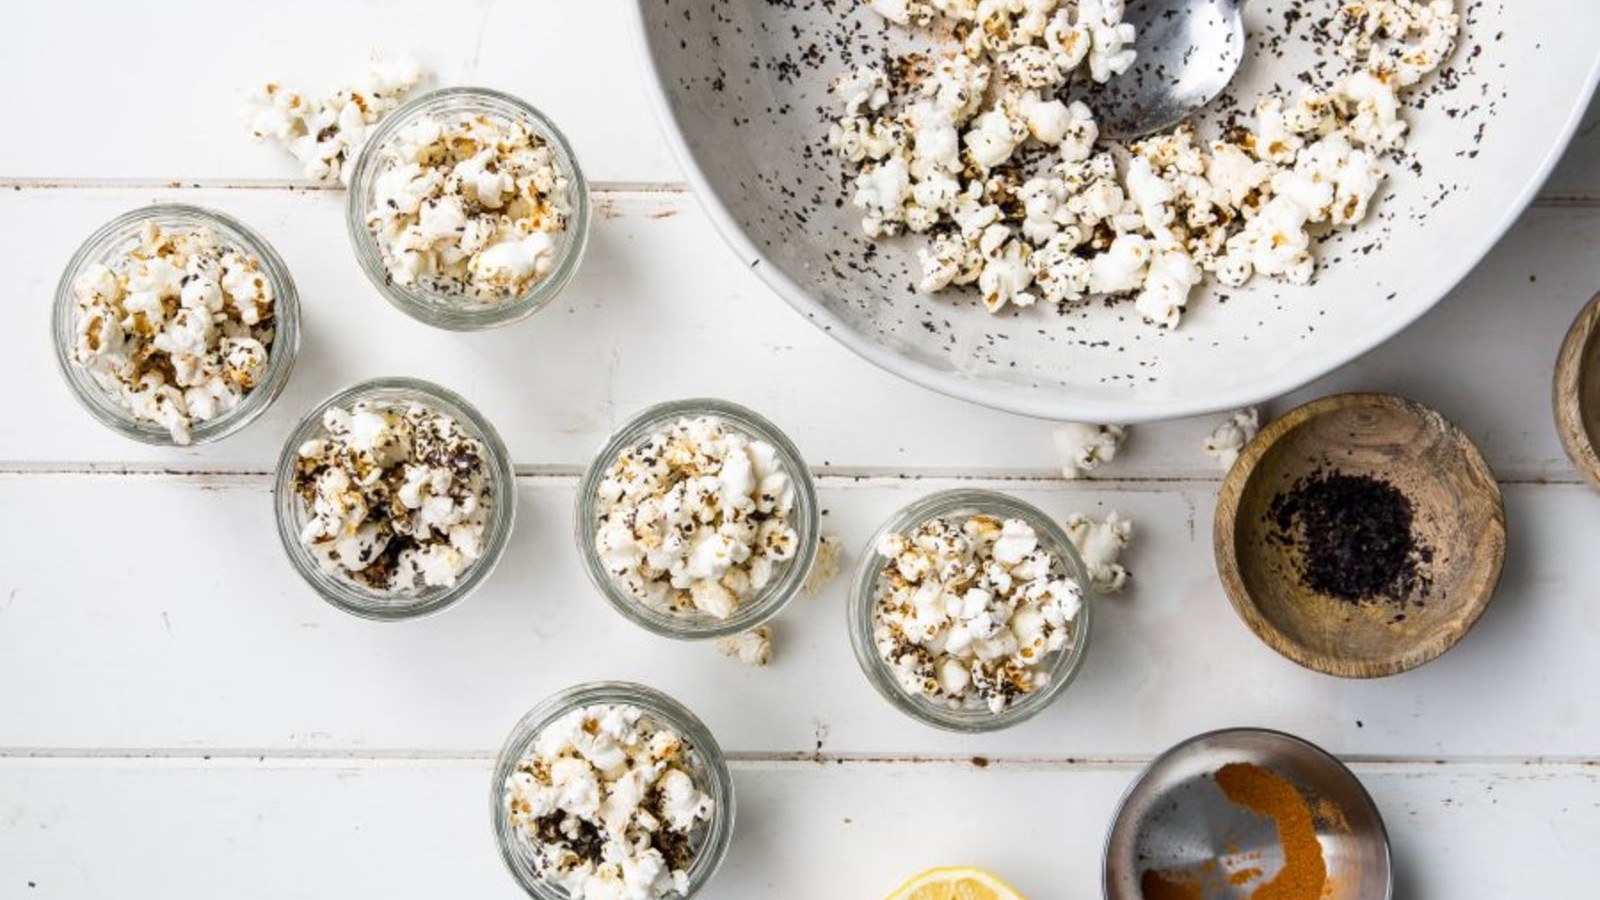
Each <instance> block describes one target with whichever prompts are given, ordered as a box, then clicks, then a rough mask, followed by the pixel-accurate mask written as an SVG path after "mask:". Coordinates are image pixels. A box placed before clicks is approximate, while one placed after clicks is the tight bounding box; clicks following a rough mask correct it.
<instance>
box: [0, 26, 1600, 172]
mask: <svg viewBox="0 0 1600 900" xmlns="http://www.w3.org/2000/svg"><path fill="white" fill-rule="evenodd" d="M632 2H633V0H587V2H582V3H573V2H563V0H524V2H520V3H505V2H500V3H497V2H495V0H471V2H462V3H456V4H451V5H450V6H448V7H441V6H439V5H438V4H433V3H428V2H425V0H400V2H378V0H347V2H338V3H320V2H316V0H287V2H279V3H274V4H272V5H271V6H270V8H268V7H257V8H252V9H250V10H249V11H243V10H229V11H226V12H219V11H218V10H216V9H215V8H214V6H213V5H211V4H207V3H205V2H203V0H180V2H174V3H167V4H165V5H164V6H163V7H162V12H161V14H159V15H153V14H151V13H150V11H149V10H148V9H146V8H143V7H139V6H136V5H129V4H103V3H95V2H93V0H65V2H59V3H47V4H28V5H26V6H21V7H18V8H17V9H16V10H13V11H11V13H10V17H9V18H8V20H7V28H6V32H5V35H4V37H3V38H0V41H4V46H5V49H6V52H5V53H0V79H3V80H4V82H5V83H7V84H15V85H31V84H36V83H38V80H39V77H40V74H41V73H48V74H49V78H50V89H49V90H15V91H9V92H7V94H6V95H5V96H3V97H0V121H6V122H14V123H47V124H46V126H45V129H44V130H45V132H46V133H47V134H56V133H61V125H62V123H63V121H64V120H63V116H65V115H68V114H72V115H77V114H79V112H80V111H82V110H93V113H92V116H93V122H94V128H93V130H92V132H93V133H94V134H98V135H104V136H107V138H106V139H104V140H53V139H45V140H37V141H33V140H29V141H8V142H6V143H5V145H4V146H0V178H34V179H47V180H62V179H79V180H85V179H87V180H103V179H117V178H120V179H143V180H151V179H154V180H156V181H161V182H164V181H168V180H181V181H185V182H187V181H193V180H207V181H226V182H230V183H237V182H248V181H261V180H271V181H282V180H294V179H298V178H300V175H299V173H298V172H297V171H296V169H295V168H294V166H293V165H292V164H291V163H290V162H289V161H288V160H287V159H286V158H283V157H281V156H280V155H279V154H278V153H277V152H276V151H275V150H273V149H272V148H269V147H260V146H254V145H252V143H251V142H250V141H249V140H248V139H247V138H246V137H245V136H244V127H243V125H242V123H241V113H240V109H241V107H242V101H243V98H244V96H246V95H247V94H248V92H249V91H250V90H251V89H253V88H254V87H255V86H256V85H257V84H258V83H260V82H262V81H264V80H267V79H269V78H276V79H279V80H282V81H284V82H285V83H287V84H290V85H293V86H296V87H298V88H301V89H303V90H304V91H306V92H322V91H325V90H327V89H331V88H332V87H335V86H337V85H340V84H343V83H345V81H346V80H347V79H349V78H350V77H351V75H352V74H353V73H355V72H358V71H359V70H360V68H361V66H362V65H363V64H364V62H365V60H366V57H367V54H368V53H369V52H370V51H371V50H382V51H388V52H396V51H403V50H412V51H415V52H416V53H417V54H418V55H419V56H421V57H422V58H423V59H424V61H425V62H427V63H428V65H429V66H430V68H432V69H433V71H434V72H435V74H436V83H438V84H481V85H485V86H488V87H495V88H499V89H502V90H507V91H510V92H512V93H515V94H519V95H521V96H523V97H525V98H526V99H528V100H529V101H530V102H532V103H533V104H534V105H535V106H539V107H541V108H543V109H545V110H546V111H548V112H549V113H550V114H551V115H552V116H553V117H554V118H555V120H556V122H557V123H559V124H561V125H562V127H563V128H564V129H565V130H567V131H568V133H569V135H570V136H571V137H572V139H573V141H574V142H575V143H576V145H577V149H578V153H579V156H580V158H581V159H582V161H583V162H584V164H585V165H586V166H587V167H588V168H589V170H590V174H591V177H593V178H596V179H600V180H606V181H651V182H662V181H671V180H676V179H678V178H679V177H680V174H679V168H678V166H677V164H676V162H675V161H674V160H673V159H672V158H671V154H670V152H669V151H668V149H667V147H666V143H665V142H664V141H663V140H662V138H661V135H660V132H659V130H658V128H657V122H656V119H655V115H654V112H653V110H652V109H651V108H650V106H649V103H648V101H647V99H646V94H645V92H644V90H643V87H642V85H643V79H644V78H646V77H648V76H647V75H646V71H645V66H644V63H643V62H642V61H641V60H640V59H639V56H638V54H637V53H636V52H635V48H634V46H633V40H632V36H631V33H630V32H629V27H630V26H629V23H628V22H627V20H626V18H625V17H626V16H627V15H629V14H630V13H631V10H630V7H631V5H632ZM446 10H448V12H447V11H446ZM86 20H92V21H94V22H95V27H94V28H89V29H86V28H83V27H81V24H82V23H83V22H84V21H86ZM65 35H70V36H71V42H72V47H73V52H72V54H71V62H70V64H63V60H64V59H65V57H63V56H62V54H61V53H60V52H59V51H60V48H61V46H62V44H61V41H62V39H63V36H65ZM246 35H247V39H243V38H245V36H246ZM153 47H162V48H168V47H181V59H182V64H181V66H180V65H177V64H173V65H164V66H162V67H161V69H160V72H159V74H157V73H156V72H155V71H154V70H152V69H151V68H150V63H149V61H148V56H147V54H148V53H149V52H150V48H153ZM174 52H179V51H174ZM146 73H148V74H146ZM1586 131H1587V137H1586V139H1584V140H1581V141H1580V142H1579V143H1578V144H1577V145H1575V146H1574V148H1573V150H1572V151H1571V152H1569V154H1568V156H1567V159H1566V162H1565V163H1564V165H1563V166H1562V169H1561V171H1560V173H1559V174H1558V175H1557V176H1556V177H1555V178H1554V179H1553V180H1552V181H1551V183H1550V185H1549V186H1548V188H1547V190H1546V194H1547V195H1548V196H1554V197H1566V198H1570V197H1587V198H1590V199H1593V198H1595V197H1597V196H1600V163H1596V162H1595V159H1596V157H1597V151H1600V139H1597V138H1596V137H1595V136H1594V132H1593V117H1592V116H1591V119H1590V121H1589V122H1588V123H1587V125H1586Z"/></svg>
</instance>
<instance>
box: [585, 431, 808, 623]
mask: <svg viewBox="0 0 1600 900" xmlns="http://www.w3.org/2000/svg"><path fill="white" fill-rule="evenodd" d="M596 493H597V496H596V522H595V523H594V528H595V552H596V553H597V554H598V555H599V559H600V563H601V565H602V566H604V568H605V570H606V571H607V572H608V573H609V574H610V575H611V577H612V578H613V579H614V580H615V582H616V584H617V585H618V586H619V587H621V588H622V589H623V590H625V591H626V592H627V593H628V594H630V595H631V596H632V597H634V599H636V600H638V601H639V602H641V603H643V604H644V605H646V606H648V607H650V608H652V609H656V610H659V611H662V612H668V613H673V614H678V615H696V614H707V615H710V616H712V617H714V618H717V619H726V618H728V617H729V616H731V615H733V613H734V612H735V611H736V610H737V609H738V608H739V605H740V604H742V603H745V602H748V601H750V600H751V599H753V598H755V597H756V596H758V595H759V594H760V593H761V592H762V591H764V590H766V589H767V587H768V586H769V585H770V584H771V583H772V582H773V580H774V579H775V578H776V577H778V575H779V574H780V573H781V572H782V570H783V567H784V565H785V564H786V563H788V562H789V561H790V560H792V559H793V558H794V557H795V555H796V554H797V553H798V552H799V549H800V548H799V542H800V536H799V534H798V533H797V532H796V531H795V529H794V525H793V518H792V517H793V515H794V507H795V486H794V481H793V476H792V474H791V473H790V472H789V471H788V469H787V467H786V465H785V464H784V463H783V462H782V461H780V460H779V458H778V454H777V449H776V448H775V447H773V446H772V445H771V444H768V443H767V442H765V441H761V440H757V439H755V438H752V437H750V436H749V435H746V434H744V433H742V432H739V431H737V430H735V429H734V428H732V427H731V426H730V425H728V424H727V423H726V422H724V421H723V420H722V419H720V418H717V417H714V416H699V417H692V418H688V417H686V418H682V419H678V420H677V421H675V422H673V423H672V424H670V425H669V426H667V427H666V428H664V429H662V430H660V431H657V432H655V433H653V434H651V435H649V436H648V437H646V438H645V439H643V440H641V441H639V442H637V443H636V444H634V445H633V446H631V447H628V448H626V449H625V450H623V452H622V453H621V454H620V455H619V456H618V457H617V458H616V459H615V460H613V461H612V462H611V464H610V465H609V466H608V467H607V469H606V472H605V475H604V477H603V478H602V479H601V481H600V484H599V487H598V488H597V491H596Z"/></svg>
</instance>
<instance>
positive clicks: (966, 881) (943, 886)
mask: <svg viewBox="0 0 1600 900" xmlns="http://www.w3.org/2000/svg"><path fill="white" fill-rule="evenodd" d="M889 900H1023V897H1022V895H1021V894H1019V893H1017V892H1016V890H1015V889H1014V888H1012V887H1011V885H1009V884H1006V883H1005V882H1004V881H1001V880H1000V876H998V875H996V874H994V873H993V872H988V871H985V870H983V869H975V868H973V867H971V866H947V867H945V868H942V869H929V870H928V871H926V872H923V873H922V874H921V875H918V876H916V877H915V878H913V879H911V880H910V881H908V882H906V883H905V884H902V885H900V889H899V890H897V891H895V892H894V893H893V894H890V895H889Z"/></svg>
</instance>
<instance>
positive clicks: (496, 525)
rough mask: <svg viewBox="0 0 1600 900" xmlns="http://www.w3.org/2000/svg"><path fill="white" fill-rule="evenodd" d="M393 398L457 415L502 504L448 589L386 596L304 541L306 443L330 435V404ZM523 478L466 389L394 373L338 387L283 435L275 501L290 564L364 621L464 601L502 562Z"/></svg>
mask: <svg viewBox="0 0 1600 900" xmlns="http://www.w3.org/2000/svg"><path fill="white" fill-rule="evenodd" d="M371 399H383V400H389V401H392V402H394V403H403V402H419V403H422V404H424V405H426V406H428V407H430V408H432V409H434V410H436V411H438V412H442V413H445V414H447V415H449V416H450V417H452V418H454V419H455V420H456V422H457V423H458V424H459V425H460V426H461V427H462V428H463V429H464V430H465V431H466V432H467V433H468V434H470V435H471V436H472V437H475V438H477V439H478V440H479V441H480V442H482V444H483V446H484V450H485V453H486V456H487V459H486V460H485V461H486V463H487V464H488V470H489V483H490V486H491V487H490V489H491V491H493V494H494V498H495V503H494V508H493V509H492V510H491V511H490V516H489V525H488V529H487V533H486V534H485V537H484V544H483V552H482V553H481V554H480V555H479V557H478V558H477V559H476V560H474V561H473V562H472V563H470V564H469V565H468V567H467V569H466V570H465V571H463V572H462V573H461V575H460V576H459V577H458V578H457V579H456V582H455V584H452V585H450V586H448V587H436V588H428V587H425V588H423V589H421V590H418V591H416V592H414V593H404V594H387V593H385V592H382V591H377V590H371V589H367V588H364V587H362V586H360V585H358V584H356V583H355V582H354V581H353V580H352V579H350V578H347V577H343V576H341V575H338V574H334V573H330V572H328V571H326V570H325V569H324V568H323V567H322V564H321V563H320V562H318V561H317V560H316V559H315V558H314V557H313V556H312V555H311V553H310V552H309V551H308V550H307V549H306V547H305V545H304V544H303V543H301V541H300V526H301V524H302V520H303V518H304V509H303V506H304V503H303V502H302V501H301V499H300V497H299V495H298V494H297V493H296V491H295V489H294V479H295V471H296V468H297V463H298V460H299V450H300V446H301V445H302V444H304V443H305V442H306V441H308V440H311V439H313V438H315V437H316V436H317V435H319V434H321V433H323V426H322V417H323V414H324V413H326V412H327V411H328V410H329V409H331V408H333V407H335V406H339V407H344V408H348V407H349V406H350V405H352V404H354V403H358V402H361V401H363V400H371ZM516 500H517V489H516V476H515V472H514V471H513V469H512V466H511V457H510V452H509V451H508V450H507V449H506V446H505V443H504V442H503V441H502V440H501V439H500V435H499V432H497V431H496V430H495V428H494V426H493V425H492V424H491V423H490V422H489V420H488V419H487V418H486V417H485V416H484V415H483V413H481V412H480V411H479V410H478V409H477V407H475V406H473V405H472V404H471V403H469V402H467V400H466V399H465V398H463V397H462V396H461V395H459V394H457V393H455V392H454V391H451V390H449V389H448V388H445V387H442V386H440V385H438V384H435V383H433V382H430V381H425V380H423V379H420V378H409V377H388V378H373V379H368V380H366V381H360V382H357V383H355V384H352V385H350V386H348V387H345V388H343V389H341V390H339V391H336V392H334V393H333V394H331V395H329V396H328V397H327V398H325V399H323V400H322V401H321V402H319V403H317V404H315V405H314V406H313V407H312V409H311V411H310V412H308V413H306V414H305V416H303V417H302V418H301V419H300V422H299V423H298V424H297V425H296V426H295V428H294V430H293V431H292V432H290V434H289V436H288V438H287V439H286V440H285V441H284V445H283V450H282V452H281V453H280V454H279V457H278V465H277V469H276V472H275V474H274V477H273V506H274V517H275V519H276V524H277V530H278V537H279V542H280V543H281V544H282V545H283V549H284V553H285V554H286V555H287V556H288V557H289V562H290V564H291V565H292V566H293V567H294V569H295V571H296V572H297V573H299V575H300V577H301V578H302V579H303V580H304V581H305V582H306V583H307V584H308V585H310V587H311V588H312V590H314V591H315V592H316V593H317V595H318V596H319V597H321V598H322V599H323V600H324V601H326V602H327V603H329V604H330V605H332V606H334V607H336V608H338V609H341V610H343V611H345V612H347V613H350V614H352V615H355V616H358V617H360V618H364V619H373V620H377V621H385V622H392V621H400V620H408V619H415V618H420V617H422V616H427V615H431V614H433V613H437V612H440V611H442V610H444V609H446V608H448V607H451V606H454V605H455V604H457V603H459V602H461V601H462V600H464V599H465V598H466V597H467V596H468V595H469V594H471V593H472V592H473V591H475V590H476V589H477V588H478V587H479V586H480V585H482V584H483V582H484V581H486V580H488V578H489V576H490V574H491V573H492V572H493V571H494V569H495V567H496V566H497V565H498V564H499V562H500V559H501V557H502V556H503V555H504V554H505V549H506V547H507V545H508V544H509V543H510V538H511V532H512V528H513V526H514V525H515V521H516Z"/></svg>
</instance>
